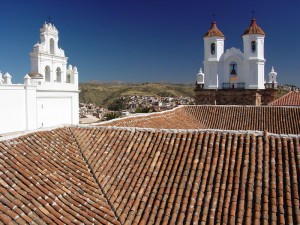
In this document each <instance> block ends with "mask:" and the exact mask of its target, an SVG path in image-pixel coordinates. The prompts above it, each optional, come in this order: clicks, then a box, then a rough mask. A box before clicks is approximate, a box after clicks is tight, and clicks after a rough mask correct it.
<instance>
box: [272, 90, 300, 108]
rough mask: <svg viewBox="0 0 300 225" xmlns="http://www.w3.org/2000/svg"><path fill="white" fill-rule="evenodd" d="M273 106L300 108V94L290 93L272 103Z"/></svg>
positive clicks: (296, 92)
mask: <svg viewBox="0 0 300 225" xmlns="http://www.w3.org/2000/svg"><path fill="white" fill-rule="evenodd" d="M269 105H273V106H300V93H299V92H298V91H290V92H289V93H287V94H285V95H284V96H282V97H280V98H278V99H276V100H275V101H273V102H271V103H270V104H269Z"/></svg>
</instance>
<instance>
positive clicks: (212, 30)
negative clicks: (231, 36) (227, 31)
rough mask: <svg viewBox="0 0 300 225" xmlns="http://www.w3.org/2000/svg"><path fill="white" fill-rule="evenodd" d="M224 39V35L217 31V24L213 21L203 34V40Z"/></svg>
mask: <svg viewBox="0 0 300 225" xmlns="http://www.w3.org/2000/svg"><path fill="white" fill-rule="evenodd" d="M215 36H217V37H224V34H223V33H222V32H221V31H220V30H219V29H218V27H217V23H216V22H215V21H213V22H212V23H211V27H210V29H209V30H208V31H207V32H206V33H205V34H204V36H203V38H206V37H215Z"/></svg>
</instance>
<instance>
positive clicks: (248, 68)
mask: <svg viewBox="0 0 300 225" xmlns="http://www.w3.org/2000/svg"><path fill="white" fill-rule="evenodd" d="M264 38H265V34H264V32H263V31H262V30H261V28H260V27H258V26H257V24H256V21H255V19H252V21H251V24H250V27H249V28H248V30H247V32H245V33H244V35H243V47H244V52H242V51H241V50H240V49H237V48H230V49H227V50H226V51H225V52H224V42H225V37H224V35H223V34H222V32H221V31H219V30H218V28H217V27H216V23H215V22H213V23H212V27H211V28H210V30H209V31H208V32H207V33H206V34H205V36H204V37H203V40H204V61H203V64H204V74H203V73H202V71H201V73H198V74H197V83H198V84H199V82H198V80H199V79H198V78H199V76H203V78H202V79H201V81H202V82H200V83H204V89H227V88H242V89H265V75H264V71H265V69H264V67H265V61H266V60H265V58H264ZM275 78H276V76H275ZM204 81H205V82H204ZM269 82H275V83H276V79H275V80H272V81H270V80H269V81H268V83H269Z"/></svg>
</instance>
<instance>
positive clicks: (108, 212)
mask: <svg viewBox="0 0 300 225" xmlns="http://www.w3.org/2000/svg"><path fill="white" fill-rule="evenodd" d="M1 222H2V223H4V224H108V223H110V224H120V222H119V221H118V220H117V217H116V215H115V213H114V211H113V210H112V208H111V206H110V205H109V203H108V200H107V198H106V197H105V195H104V193H103V192H102V191H101V188H99V185H98V184H97V182H95V179H94V178H93V174H91V173H90V171H89V169H88V167H87V164H86V162H85V160H84V158H83V156H82V154H81V153H80V149H79V148H78V144H77V143H76V140H75V138H74V137H73V136H72V135H71V133H70V130H69V128H64V129H56V130H53V131H45V132H37V133H33V134H28V135H26V136H23V137H20V138H16V139H12V140H8V141H2V142H0V224H1Z"/></svg>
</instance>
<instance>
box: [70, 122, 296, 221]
mask: <svg viewBox="0 0 300 225" xmlns="http://www.w3.org/2000/svg"><path fill="white" fill-rule="evenodd" d="M72 132H73V134H74V136H75V137H76V139H77V140H80V141H78V143H79V145H80V146H81V149H82V151H83V154H84V155H93V157H91V158H90V159H89V160H91V161H89V160H88V163H90V162H91V163H92V162H97V161H99V160H100V161H101V163H100V164H101V165H102V166H97V167H94V166H91V168H92V170H93V171H94V173H98V174H99V176H98V181H99V183H101V184H102V185H103V189H104V190H105V192H106V195H107V197H108V198H109V199H110V201H111V203H112V204H113V207H114V208H115V209H116V210H117V213H118V214H119V216H120V219H121V222H122V223H126V224H149V223H164V224H181V223H183V224H189V223H192V222H194V223H200V222H207V223H223V222H224V223H242V224H244V223H245V224H246V223H247V222H249V223H250V222H252V221H256V223H261V221H265V222H266V223H271V221H274V222H277V221H281V220H282V221H283V222H286V223H287V222H290V223H298V222H300V217H299V216H300V211H299V170H298V169H299V168H300V161H299V159H300V152H299V148H298V147H299V137H297V138H289V137H277V136H272V135H254V134H239V133H228V132H213V131H207V132H204V131H192V132H172V131H163V130H156V131H155V130H142V129H141V130H139V129H132V130H130V129H115V128H85V129H83V128H72ZM97 132H98V134H97ZM104 133H105V134H106V136H107V137H109V138H107V139H106V140H103V141H102V142H98V144H97V145H93V147H92V148H90V147H88V146H87V144H86V143H88V142H89V139H90V138H92V140H95V139H98V138H97V137H99V138H101V137H102V136H103V134H104ZM121 133H122V134H121ZM121 143H122V146H120V144H121ZM132 143H133V144H132ZM82 146H86V147H82ZM110 146H111V147H110ZM108 149H109V151H110V153H109V156H108V155H107V157H103V155H104V154H105V152H106V151H107V150H108ZM95 153H96V154H95ZM94 157H96V158H94ZM296 158H297V160H298V161H297V162H296V160H295V159H296ZM90 165H91V164H90ZM93 165H97V164H93ZM292 184H294V185H292ZM286 185H287V186H286ZM274 191H275V192H274ZM276 202H277V203H276ZM278 212H280V213H282V214H283V215H284V216H283V217H281V216H278Z"/></svg>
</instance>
